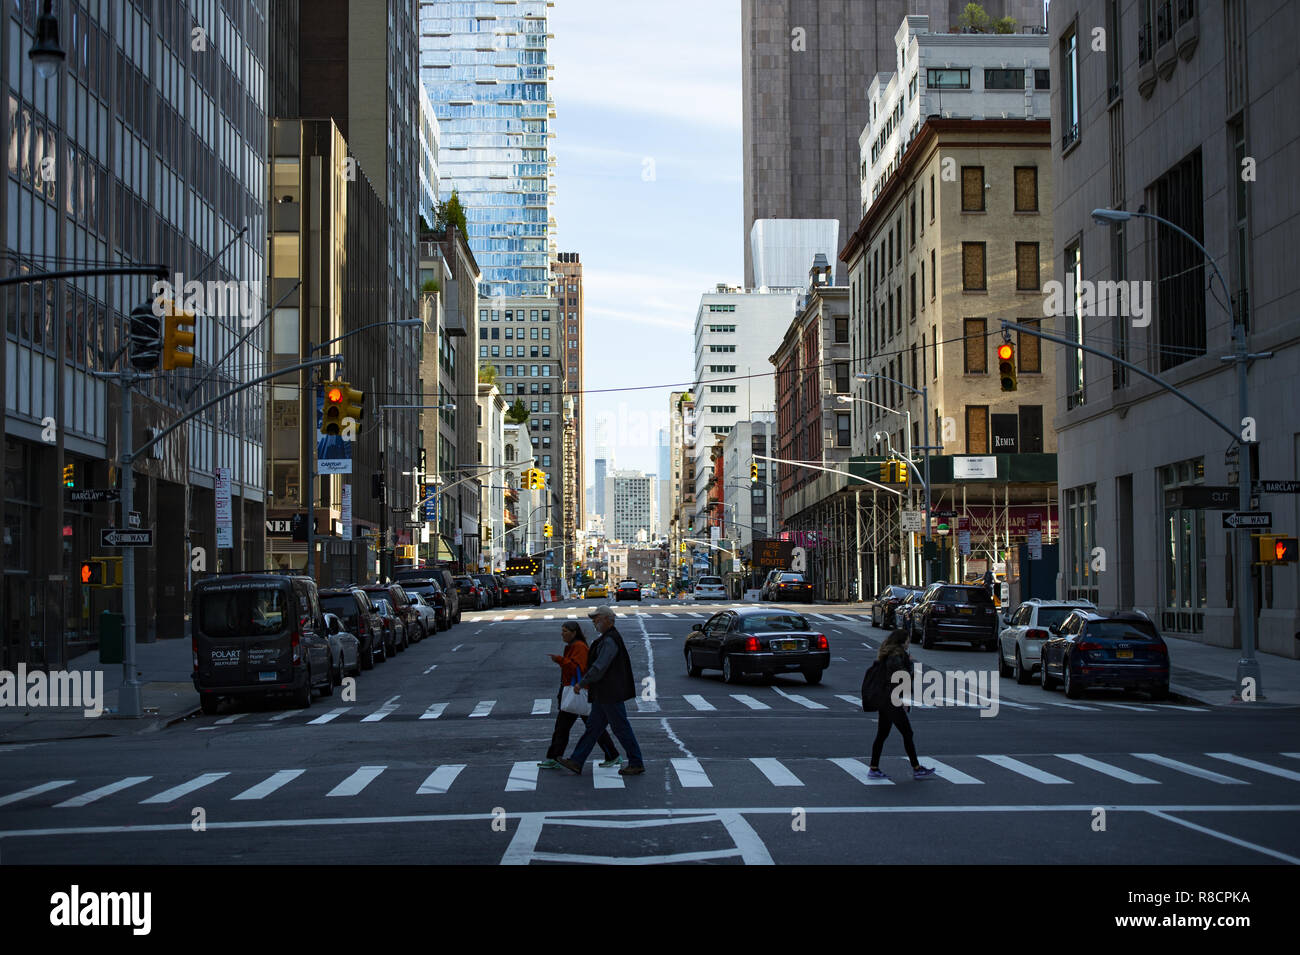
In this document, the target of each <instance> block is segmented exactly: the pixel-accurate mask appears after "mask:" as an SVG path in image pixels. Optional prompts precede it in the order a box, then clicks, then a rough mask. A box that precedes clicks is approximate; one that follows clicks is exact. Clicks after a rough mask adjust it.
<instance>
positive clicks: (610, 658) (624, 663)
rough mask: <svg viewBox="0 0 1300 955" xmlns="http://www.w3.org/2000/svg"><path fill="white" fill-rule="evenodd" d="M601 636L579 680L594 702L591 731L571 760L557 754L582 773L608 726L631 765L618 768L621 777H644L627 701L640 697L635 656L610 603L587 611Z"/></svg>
mask: <svg viewBox="0 0 1300 955" xmlns="http://www.w3.org/2000/svg"><path fill="white" fill-rule="evenodd" d="M587 616H588V617H590V618H591V622H592V626H594V627H595V628H596V630H597V632H598V633H599V634H600V637H599V638H598V639H597V640H596V641H595V642H594V643H592V645H591V652H590V654H589V655H588V663H587V672H586V673H585V674H584V675H583V677H582V680H581V681H579V683H578V689H579V690H586V691H587V697H588V699H589V700H590V701H591V715H590V716H589V717H587V731H586V732H585V733H583V734H582V739H580V740H578V745H577V746H575V747H574V748H573V755H571V756H570V757H569V758H568V759H565V758H564V757H563V756H560V757H557V758H556V760H555V761H556V762H557V763H559V764H560V765H561V766H563V767H564V768H565V769H567V770H568V771H569V772H571V773H577V774H579V775H580V774H581V773H582V766H583V764H584V763H585V762H586V761H587V757H588V756H590V755H591V751H592V749H593V748H595V746H596V741H597V740H598V739H600V734H601V733H603V732H604V731H605V727H606V726H608V727H609V728H610V730H611V731H612V732H613V733H614V735H615V736H616V737H617V738H618V741H619V742H620V743H622V744H623V751H624V752H625V753H627V765H626V766H624V767H623V768H622V769H620V770H619V771H618V773H619V775H620V776H640V775H641V774H642V773H644V772H645V762H644V761H643V760H642V758H641V747H640V746H638V745H637V742H636V737H635V736H634V735H633V734H632V724H631V723H629V722H628V720H627V708H626V706H624V704H625V703H626V701H628V700H630V699H632V697H634V696H636V679H635V678H634V677H633V676H632V658H631V657H629V656H628V653H627V647H626V646H625V645H624V643H623V637H622V635H621V634H620V633H619V632H618V629H617V628H616V627H615V626H614V611H613V610H612V609H610V608H609V607H608V606H605V607H597V608H596V609H595V610H593V611H591V613H589V614H587Z"/></svg>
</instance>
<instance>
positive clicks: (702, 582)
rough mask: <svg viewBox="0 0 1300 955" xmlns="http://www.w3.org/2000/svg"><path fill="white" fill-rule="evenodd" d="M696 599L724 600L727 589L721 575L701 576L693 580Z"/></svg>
mask: <svg viewBox="0 0 1300 955" xmlns="http://www.w3.org/2000/svg"><path fill="white" fill-rule="evenodd" d="M695 599H696V600H726V599H727V589H726V588H725V587H723V586H722V578H721V577H707V576H706V577H701V578H700V579H699V580H697V581H696V582H695Z"/></svg>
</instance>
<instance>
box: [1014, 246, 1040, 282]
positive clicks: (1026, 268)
mask: <svg viewBox="0 0 1300 955" xmlns="http://www.w3.org/2000/svg"><path fill="white" fill-rule="evenodd" d="M1039 285H1040V283H1039V274H1038V243H1037V242H1017V243H1016V290H1017V291H1020V292H1032V291H1035V290H1037V289H1038V288H1039Z"/></svg>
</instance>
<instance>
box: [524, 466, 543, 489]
mask: <svg viewBox="0 0 1300 955" xmlns="http://www.w3.org/2000/svg"><path fill="white" fill-rule="evenodd" d="M528 488H529V490H533V491H544V490H546V472H545V471H543V470H540V469H539V468H529V469H528Z"/></svg>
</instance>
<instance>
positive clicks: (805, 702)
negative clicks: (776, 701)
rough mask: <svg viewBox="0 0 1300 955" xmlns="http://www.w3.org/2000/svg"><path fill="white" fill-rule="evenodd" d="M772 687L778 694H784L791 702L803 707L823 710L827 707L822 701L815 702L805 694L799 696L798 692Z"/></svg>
mask: <svg viewBox="0 0 1300 955" xmlns="http://www.w3.org/2000/svg"><path fill="white" fill-rule="evenodd" d="M772 689H773V690H776V692H777V693H778V694H779V695H781V696H784V697H785V698H786V699H787V700H789V701H790V702H791V703H798V704H799V705H800V706H802V707H805V708H806V709H810V710H824V709H827V708H828V707H827V706H826V705H825V704H824V703H816V702H814V701H813V700H810V699H808V697H806V696H800V695H799V694H798V693H787V692H785V690H780V689H777V688H776V687H772Z"/></svg>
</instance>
